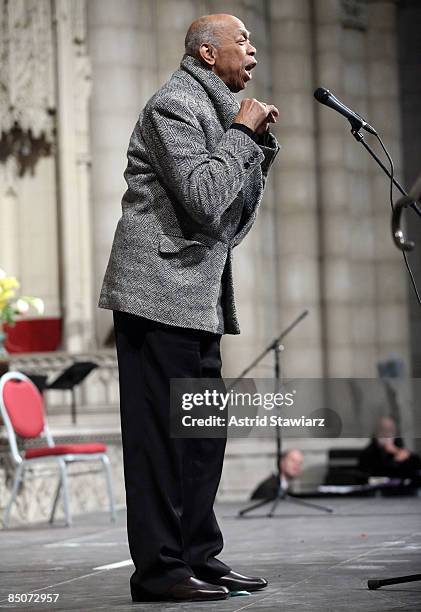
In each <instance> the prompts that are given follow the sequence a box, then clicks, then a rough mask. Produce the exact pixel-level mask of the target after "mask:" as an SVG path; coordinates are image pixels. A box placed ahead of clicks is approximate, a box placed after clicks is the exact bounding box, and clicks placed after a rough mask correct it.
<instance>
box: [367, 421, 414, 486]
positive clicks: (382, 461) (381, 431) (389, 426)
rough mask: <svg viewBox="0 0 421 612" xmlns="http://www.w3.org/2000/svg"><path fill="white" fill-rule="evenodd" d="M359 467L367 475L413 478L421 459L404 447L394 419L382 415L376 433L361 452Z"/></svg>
mask: <svg viewBox="0 0 421 612" xmlns="http://www.w3.org/2000/svg"><path fill="white" fill-rule="evenodd" d="M359 468H360V470H361V471H362V472H365V473H366V474H367V476H368V477H370V476H387V477H389V478H413V477H415V476H416V475H417V473H418V472H420V470H421V459H420V457H419V456H418V455H416V454H415V453H412V452H411V451H410V450H408V449H407V448H405V445H404V441H403V439H402V438H400V437H397V427H396V423H395V421H394V420H393V419H392V418H391V417H389V416H382V417H380V419H379V424H378V428H377V432H376V435H375V436H374V437H373V438H372V440H371V442H370V444H369V445H368V446H367V447H366V448H365V449H364V450H363V451H362V452H361V455H360V461H359Z"/></svg>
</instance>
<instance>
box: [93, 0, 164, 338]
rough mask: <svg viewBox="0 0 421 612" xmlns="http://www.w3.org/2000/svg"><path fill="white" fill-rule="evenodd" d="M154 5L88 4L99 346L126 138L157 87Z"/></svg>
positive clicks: (128, 1)
mask: <svg viewBox="0 0 421 612" xmlns="http://www.w3.org/2000/svg"><path fill="white" fill-rule="evenodd" d="M154 11H155V3H154V2H153V1H152V0H121V1H120V2H115V1H114V0H89V2H88V43H89V54H90V58H91V62H92V76H93V91H92V98H91V105H90V122H91V147H92V191H91V194H92V204H93V219H94V226H93V240H94V271H95V272H94V291H93V308H94V309H95V318H96V338H97V343H98V345H99V346H102V344H103V342H104V340H105V338H106V337H107V335H108V334H109V332H110V330H111V329H112V316H111V313H110V312H107V311H105V310H101V309H99V308H97V302H98V297H99V291H100V288H101V284H102V280H103V277H104V273H105V268H106V265H107V263H108V258H109V255H110V249H111V244H112V240H113V236H114V231H115V228H116V225H117V221H118V219H119V218H120V216H121V198H122V195H123V193H124V192H125V190H126V188H127V185H126V183H125V181H124V177H123V173H124V170H125V168H126V164H127V158H126V153H127V147H128V144H129V139H130V134H131V132H132V130H133V127H134V125H135V123H136V121H137V118H138V115H139V113H140V111H141V109H142V107H143V106H144V104H145V102H146V101H147V99H148V98H149V97H150V96H151V95H152V93H153V91H154V90H155V89H156V87H157V85H158V78H157V59H156V48H157V44H158V43H157V32H156V30H155V18H154Z"/></svg>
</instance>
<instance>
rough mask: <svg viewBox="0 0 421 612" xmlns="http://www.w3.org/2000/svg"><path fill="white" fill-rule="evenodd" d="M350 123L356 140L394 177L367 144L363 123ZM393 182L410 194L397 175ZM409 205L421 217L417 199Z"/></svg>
mask: <svg viewBox="0 0 421 612" xmlns="http://www.w3.org/2000/svg"><path fill="white" fill-rule="evenodd" d="M350 123H351V126H352V129H351V134H352V135H353V137H354V138H355V140H356V141H357V142H360V143H361V144H362V145H363V147H364V148H365V149H366V150H367V151H368V152H369V153H370V155H371V157H372V158H373V159H375V160H376V162H377V163H378V165H379V166H380V168H381V169H382V170H383V171H384V172H385V173H386V174H387V176H388V177H389V178H392V175H391V174H390V171H389V170H388V169H387V168H386V166H385V165H384V163H383V162H382V160H381V159H380V158H379V157H378V155H377V154H376V153H375V152H374V151H373V149H372V148H371V147H370V145H369V144H367V143H366V141H365V140H364V136H363V134H362V133H361V131H360V130H361V128H362V123H359V122H357V121H355V122H354V121H350ZM393 184H394V185H395V186H396V187H397V188H398V189H399V191H400V192H401V194H402V195H404V196H407V195H408V194H407V192H406V191H405V189H404V188H403V187H402V186H401V185H400V184H399V183H398V181H397V180H396V179H395V177H393ZM409 205H410V207H411V208H412V209H413V210H414V211H415V212H416V213H417V215H419V216H420V217H421V209H420V208H419V207H418V205H417V203H416V202H415V201H413V202H411V203H410V204H409Z"/></svg>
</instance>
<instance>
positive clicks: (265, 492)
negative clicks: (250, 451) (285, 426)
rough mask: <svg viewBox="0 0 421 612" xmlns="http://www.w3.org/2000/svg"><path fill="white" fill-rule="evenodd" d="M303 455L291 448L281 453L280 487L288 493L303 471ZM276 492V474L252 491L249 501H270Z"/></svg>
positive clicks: (296, 449)
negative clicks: (292, 483)
mask: <svg viewBox="0 0 421 612" xmlns="http://www.w3.org/2000/svg"><path fill="white" fill-rule="evenodd" d="M303 464H304V455H303V453H302V452H301V451H300V450H299V449H298V448H291V449H290V450H287V451H285V452H284V453H282V458H281V461H280V467H281V487H282V489H283V490H284V491H288V489H289V488H290V486H291V482H292V481H293V480H294V479H295V478H298V477H299V476H300V475H301V473H302V471H303ZM277 491H278V474H271V475H270V476H268V478H266V479H265V480H264V481H263V482H261V483H260V484H259V485H258V486H257V488H256V489H255V490H254V491H253V493H252V495H251V499H272V498H274V497H276V493H277Z"/></svg>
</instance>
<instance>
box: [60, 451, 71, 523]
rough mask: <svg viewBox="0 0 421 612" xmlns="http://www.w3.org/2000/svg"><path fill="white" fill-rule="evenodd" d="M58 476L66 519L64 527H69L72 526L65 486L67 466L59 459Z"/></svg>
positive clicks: (66, 486) (67, 493) (67, 491)
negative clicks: (59, 477) (59, 475)
mask: <svg viewBox="0 0 421 612" xmlns="http://www.w3.org/2000/svg"><path fill="white" fill-rule="evenodd" d="M59 464H60V474H61V485H62V489H63V505H64V514H65V517H66V526H67V527H69V526H70V525H71V524H72V517H71V515H70V506H69V488H68V485H67V466H66V462H65V461H63V459H60V461H59Z"/></svg>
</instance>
